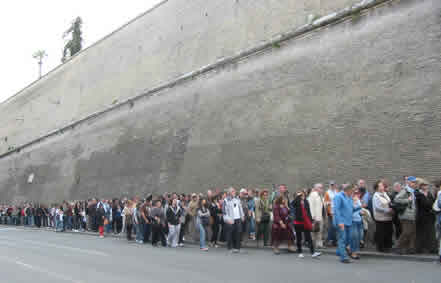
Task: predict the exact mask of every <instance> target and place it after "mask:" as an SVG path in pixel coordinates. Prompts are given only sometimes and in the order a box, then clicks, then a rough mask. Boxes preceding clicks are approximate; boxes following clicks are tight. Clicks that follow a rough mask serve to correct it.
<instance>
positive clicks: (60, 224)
mask: <svg viewBox="0 0 441 283" xmlns="http://www.w3.org/2000/svg"><path fill="white" fill-rule="evenodd" d="M56 219H57V221H56V223H57V224H56V225H57V226H56V228H55V232H63V231H64V225H63V222H64V211H63V206H62V205H60V207H59V208H58V209H57V211H56Z"/></svg>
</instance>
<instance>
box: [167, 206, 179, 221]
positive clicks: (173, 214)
mask: <svg viewBox="0 0 441 283" xmlns="http://www.w3.org/2000/svg"><path fill="white" fill-rule="evenodd" d="M181 215H182V210H181V208H180V207H179V206H178V207H177V208H176V211H174V210H173V208H172V207H171V206H170V207H169V208H168V209H167V222H168V223H169V224H170V225H178V224H179V218H180V217H181Z"/></svg>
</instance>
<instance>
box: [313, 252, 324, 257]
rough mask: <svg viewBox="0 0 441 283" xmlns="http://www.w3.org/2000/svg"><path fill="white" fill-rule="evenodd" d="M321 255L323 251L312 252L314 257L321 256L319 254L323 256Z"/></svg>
mask: <svg viewBox="0 0 441 283" xmlns="http://www.w3.org/2000/svg"><path fill="white" fill-rule="evenodd" d="M321 255H322V253H320V252H315V253H313V254H312V257H319V256H321Z"/></svg>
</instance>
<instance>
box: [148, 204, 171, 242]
mask: <svg viewBox="0 0 441 283" xmlns="http://www.w3.org/2000/svg"><path fill="white" fill-rule="evenodd" d="M154 204H155V205H154V207H153V208H152V211H151V217H152V221H153V224H152V246H154V247H157V246H158V241H161V244H162V246H163V247H166V246H167V241H166V239H165V233H164V228H165V221H166V219H165V214H164V210H163V209H162V202H161V200H156V201H155V202H154Z"/></svg>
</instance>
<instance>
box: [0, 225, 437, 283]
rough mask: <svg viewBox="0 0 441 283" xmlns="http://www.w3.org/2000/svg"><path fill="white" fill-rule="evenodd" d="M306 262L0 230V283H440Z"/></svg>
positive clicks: (331, 260) (379, 266)
mask: <svg viewBox="0 0 441 283" xmlns="http://www.w3.org/2000/svg"><path fill="white" fill-rule="evenodd" d="M305 255H306V257H305V258H304V259H299V258H297V255H295V254H281V255H279V256H275V255H273V254H272V253H271V252H270V251H265V250H256V249H250V250H244V251H243V252H241V253H240V254H230V253H228V252H227V250H225V249H223V248H219V249H210V250H209V251H208V252H202V251H200V250H199V248H198V247H197V246H187V247H184V248H179V249H170V248H153V247H151V246H150V245H147V244H146V245H139V244H135V243H130V244H129V243H127V241H125V240H122V239H116V238H105V239H99V238H98V237H94V236H88V235H79V234H67V233H54V232H50V231H36V230H23V229H20V228H13V227H11V228H0V282H2V283H15V282H32V283H40V282H41V283H51V282H57V283H59V282H75V283H79V282H93V283H99V282H106V283H109V282H119V283H121V282H127V283H135V282H204V283H205V282H210V283H214V282H253V283H259V282H265V283H276V282H283V283H286V282H326V283H333V282H338V283H342V282H369V283H372V282H387V283H393V282H399V283H406V282H409V283H430V282H440V277H441V266H440V265H439V264H437V263H424V262H409V261H398V260H384V259H376V258H369V259H368V258H365V259H362V260H361V261H358V262H356V263H353V264H350V265H345V264H342V263H339V262H338V261H337V259H336V257H334V256H329V255H324V256H322V257H320V259H312V258H311V257H310V256H309V255H308V254H305Z"/></svg>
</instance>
